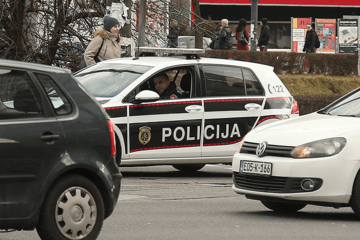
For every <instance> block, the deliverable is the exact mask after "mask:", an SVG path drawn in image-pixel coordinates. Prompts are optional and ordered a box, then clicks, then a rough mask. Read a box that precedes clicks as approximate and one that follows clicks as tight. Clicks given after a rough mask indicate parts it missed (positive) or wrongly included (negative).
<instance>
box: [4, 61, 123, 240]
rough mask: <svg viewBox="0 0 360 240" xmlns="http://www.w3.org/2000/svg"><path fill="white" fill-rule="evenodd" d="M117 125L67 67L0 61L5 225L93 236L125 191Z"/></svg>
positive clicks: (58, 235)
mask: <svg viewBox="0 0 360 240" xmlns="http://www.w3.org/2000/svg"><path fill="white" fill-rule="evenodd" d="M115 158H116V146H115V139H114V130H113V125H112V123H111V122H110V121H109V119H108V116H107V115H106V113H105V112H104V110H103V109H102V108H101V107H100V106H99V105H98V103H97V102H96V100H94V98H93V97H92V95H90V94H88V93H87V92H86V91H84V89H83V88H82V86H81V85H80V84H79V83H78V82H77V81H76V80H75V79H74V78H73V77H72V76H71V74H70V73H69V72H67V71H66V70H64V69H60V68H55V67H50V66H45V65H38V64H31V63H24V62H16V61H9V60H0V229H5V230H33V229H35V228H36V229H37V231H38V233H39V235H40V237H41V238H42V239H47V240H48V239H96V237H97V236H98V234H99V233H100V230H101V227H102V224H103V220H104V219H105V218H107V217H108V216H110V214H111V213H112V211H113V209H114V207H115V205H116V203H117V200H118V196H119V193H120V182H121V173H120V172H119V168H118V164H120V163H119V162H118V163H116V160H115Z"/></svg>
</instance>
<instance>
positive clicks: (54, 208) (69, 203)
mask: <svg viewBox="0 0 360 240" xmlns="http://www.w3.org/2000/svg"><path fill="white" fill-rule="evenodd" d="M69 198H71V199H70V200H69ZM104 216H105V211H104V202H103V199H102V196H101V194H100V191H99V190H98V188H97V187H96V186H95V184H94V183H92V182H91V181H90V180H89V179H87V178H85V177H83V176H80V175H67V176H64V177H62V178H60V179H59V180H58V181H56V182H55V183H54V184H53V186H52V187H51V188H50V190H49V192H48V194H47V196H46V197H45V201H44V203H43V206H42V209H41V213H40V219H39V223H38V225H37V227H36V230H37V232H38V234H39V236H40V238H41V239H44V240H45V239H46V240H68V239H77V237H79V236H83V237H82V238H81V239H88V240H90V239H96V238H97V236H98V235H99V233H100V230H101V228H102V225H103V222H104ZM74 222H76V223H77V224H76V225H75V224H74V225H73V226H71V225H72V224H73V223H74ZM79 222H82V224H79Z"/></svg>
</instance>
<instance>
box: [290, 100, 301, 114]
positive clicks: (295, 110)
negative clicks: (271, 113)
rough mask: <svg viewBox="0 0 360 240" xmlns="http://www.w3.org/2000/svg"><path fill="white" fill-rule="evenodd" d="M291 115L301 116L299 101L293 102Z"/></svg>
mask: <svg viewBox="0 0 360 240" xmlns="http://www.w3.org/2000/svg"><path fill="white" fill-rule="evenodd" d="M291 114H299V106H298V103H297V101H295V100H293V103H292V108H291Z"/></svg>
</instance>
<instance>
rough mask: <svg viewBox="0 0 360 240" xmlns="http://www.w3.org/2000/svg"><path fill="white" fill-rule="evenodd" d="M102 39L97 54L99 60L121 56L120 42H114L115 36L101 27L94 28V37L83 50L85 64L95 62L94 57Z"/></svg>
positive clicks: (88, 64)
mask: <svg viewBox="0 0 360 240" xmlns="http://www.w3.org/2000/svg"><path fill="white" fill-rule="evenodd" d="M103 39H104V44H103V46H102V48H101V50H100V52H99V55H98V58H99V60H100V61H104V60H107V59H112V58H119V57H121V45H120V42H119V43H118V42H116V39H117V36H116V35H115V34H112V33H111V32H108V31H105V30H103V29H100V30H96V31H95V33H94V39H93V40H92V41H91V42H90V43H89V45H88V47H87V48H86V50H85V52H84V60H85V62H86V65H87V66H90V65H92V64H95V63H96V62H95V60H94V57H95V55H96V54H97V53H98V51H99V48H100V46H101V43H102V40H103Z"/></svg>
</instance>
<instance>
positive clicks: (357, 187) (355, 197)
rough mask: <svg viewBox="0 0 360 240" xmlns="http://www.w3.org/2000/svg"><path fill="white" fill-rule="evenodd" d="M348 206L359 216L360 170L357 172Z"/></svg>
mask: <svg viewBox="0 0 360 240" xmlns="http://www.w3.org/2000/svg"><path fill="white" fill-rule="evenodd" d="M350 206H351V208H352V210H353V211H354V213H355V214H356V215H357V216H358V217H360V172H359V173H358V174H357V176H356V178H355V181H354V186H353V190H352V196H351V200H350Z"/></svg>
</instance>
